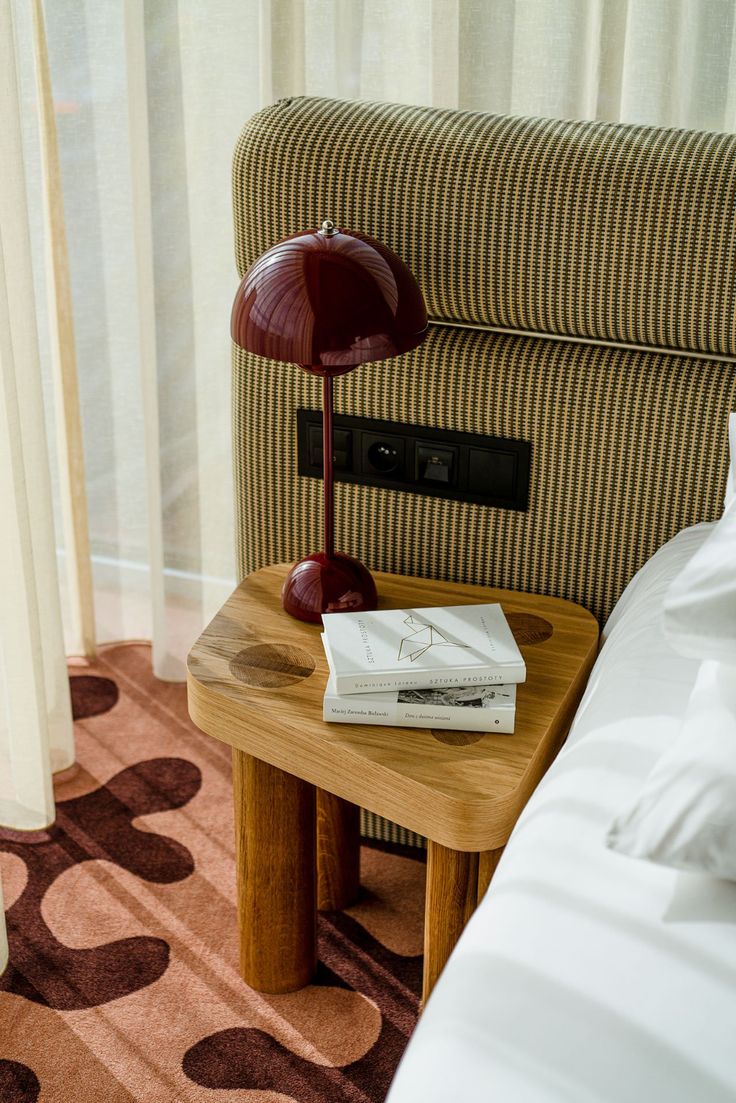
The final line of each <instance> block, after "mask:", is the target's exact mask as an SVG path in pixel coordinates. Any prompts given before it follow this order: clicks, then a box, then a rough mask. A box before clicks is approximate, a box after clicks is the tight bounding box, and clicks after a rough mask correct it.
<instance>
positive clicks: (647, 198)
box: [233, 98, 736, 619]
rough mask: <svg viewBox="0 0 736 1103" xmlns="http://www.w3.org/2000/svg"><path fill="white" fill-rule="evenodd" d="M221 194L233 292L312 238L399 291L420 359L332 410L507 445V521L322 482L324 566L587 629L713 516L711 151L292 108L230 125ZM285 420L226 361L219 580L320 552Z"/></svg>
mask: <svg viewBox="0 0 736 1103" xmlns="http://www.w3.org/2000/svg"><path fill="white" fill-rule="evenodd" d="M233 189H234V203H235V228H236V256H237V263H238V269H239V272H240V274H241V275H242V273H243V272H244V271H245V269H246V268H247V267H248V266H249V265H250V264H251V262H252V261H253V260H254V259H255V258H256V257H257V256H258V255H259V254H260V253H261V252H262V251H263V250H264V249H266V248H267V247H268V246H270V245H272V244H273V243H274V242H276V241H278V240H279V239H280V238H282V237H285V236H286V235H288V234H291V233H295V232H296V231H298V230H301V229H304V228H309V227H314V226H316V225H319V223H320V222H321V221H322V219H323V218H325V217H330V218H333V219H334V220H335V221H336V222H337V223H338V224H340V223H342V224H343V225H345V226H347V227H351V228H355V229H360V230H363V231H365V232H367V233H368V234H371V235H373V236H375V237H377V238H379V239H381V240H382V241H384V242H385V243H386V244H387V245H389V246H391V248H393V249H394V250H396V252H398V253H399V255H400V256H401V257H403V259H404V260H405V261H406V262H407V263H408V265H409V266H410V268H411V269H412V271H413V272H414V274H415V275H416V277H417V279H418V280H419V283H420V285H421V287H422V290H423V291H424V295H425V298H426V301H427V307H428V311H429V315H430V318H431V319H432V322H433V324H432V325H431V326H430V333H429V336H428V338H427V340H426V342H425V343H424V344H423V345H421V346H420V347H419V348H418V349H416V350H415V351H414V352H413V353H410V354H408V355H407V356H405V357H403V358H402V359H401V360H400V361H395V362H387V363H384V364H375V365H367V366H364V367H362V368H360V369H359V370H357V371H355V372H352V373H351V374H350V375H348V376H345V377H343V378H342V379H340V380H338V383H337V386H336V388H335V389H336V408H337V411H338V412H339V413H348V414H353V415H359V416H362V417H370V418H380V419H384V420H388V421H409V422H412V423H415V424H421V425H430V426H438V427H442V428H447V429H457V430H464V431H467V432H473V433H483V434H489V435H494V436H501V437H514V438H522V439H524V440H526V441H530V442H531V445H532V466H531V482H530V495H529V508H528V510H527V511H526V512H518V511H512V510H502V509H496V508H490V507H487V506H481V505H476V504H471V503H465V502H459V501H445V500H443V499H439V498H434V497H424V496H419V495H412V494H406V493H403V492H399V491H393V490H384V489H378V488H369V487H365V486H356V485H347V484H338V485H337V487H336V497H337V510H336V516H337V526H338V527H337V538H338V546H339V547H340V548H341V549H343V550H345V551H347V552H349V553H350V554H353V555H357V556H358V557H359V558H361V559H362V560H364V561H365V562H366V563H367V564H368V565H369V566H370V567H373V568H379V569H382V570H388V571H398V572H404V573H408V574H418V575H424V576H430V577H447V578H453V579H458V580H463V581H474V582H481V583H488V584H492V585H497V586H506V587H513V588H517V589H521V590H532V591H540V592H544V593H548V594H554V595H559V596H562V597H567V598H571V599H573V600H574V601H578V602H581V603H582V604H583V605H585V606H587V607H588V608H589V609H591V610H592V611H593V612H594V613H595V614H596V616H598V617H599V618H600V619H603V618H605V617H606V616H607V614H608V613H609V612H610V610H611V608H612V607H613V604H614V602H615V601H616V599H617V598H618V596H619V594H620V593H621V591H622V590H623V588H624V586H625V585H626V583H627V582H628V580H629V579H630V578H631V576H632V575H633V574H634V572H635V571H636V570H637V569H638V568H639V567H640V566H641V565H642V564H643V563H644V562H645V561H646V560H647V559H648V558H649V557H650V556H651V555H652V553H653V552H654V551H655V550H656V549H657V548H658V547H659V546H660V545H661V544H662V543H664V541H666V540H667V539H668V538H669V537H671V536H673V535H674V534H675V533H676V532H677V531H678V530H679V529H681V528H683V527H684V526H686V525H689V524H692V523H694V522H696V521H702V520H708V519H711V518H713V517H715V516H717V515H718V514H719V511H720V507H721V503H722V500H723V493H724V486H725V479H726V429H725V427H726V415H727V412H728V411H729V410H730V409H732V408H733V407H735V406H736V217H735V215H736V136H732V135H722V134H701V133H693V132H689V131H681V130H659V129H652V128H645V127H633V126H622V125H618V126H614V125H609V124H605V123H584V122H560V121H557V120H551V119H520V118H509V117H503V116H489V115H480V114H474V113H467V112H457V111H439V110H435V109H430V108H420V107H407V106H398V105H393V104H371V103H356V102H342V101H337V100H326V99H313V98H299V99H291V100H282V101H281V102H279V103H277V104H275V105H274V106H273V107H270V108H267V109H266V110H265V111H262V112H260V113H259V114H257V115H255V116H254V117H253V118H252V119H250V120H249V122H248V123H247V124H246V126H245V128H244V130H243V132H242V134H241V137H240V140H239V142H238V145H237V148H236V151H235V159H234V166H233ZM303 406H308V407H315V408H318V407H319V406H320V394H319V383H318V382H317V381H315V380H314V379H312V378H310V377H309V376H307V375H306V373H304V372H301V371H298V370H296V369H294V368H292V367H290V366H289V365H281V364H277V363H270V362H264V361H260V360H258V359H256V358H255V357H253V356H250V355H249V354H247V353H244V352H242V351H240V350H238V349H237V348H236V349H235V350H234V354H233V412H234V453H235V473H236V491H237V495H236V496H237V510H238V525H237V530H238V549H239V569H240V571H241V572H242V574H246V573H247V572H249V571H251V570H254V569H256V568H257V567H259V566H261V565H263V564H265V563H268V562H274V561H279V560H291V559H294V558H296V557H298V556H301V555H302V554H304V553H306V552H308V551H311V550H314V549H316V548H317V547H319V539H320V537H319V528H320V516H321V511H320V496H321V484H320V483H319V481H317V480H314V479H309V478H304V477H300V476H299V475H298V474H297V453H296V415H295V411H296V409H297V408H298V407H303Z"/></svg>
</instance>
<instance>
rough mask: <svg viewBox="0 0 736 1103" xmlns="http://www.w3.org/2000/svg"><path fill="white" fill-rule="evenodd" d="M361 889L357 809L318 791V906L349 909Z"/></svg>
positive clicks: (358, 810) (322, 909) (325, 909)
mask: <svg viewBox="0 0 736 1103" xmlns="http://www.w3.org/2000/svg"><path fill="white" fill-rule="evenodd" d="M359 888H360V808H358V806H357V804H351V802H350V801H348V800H342V799H341V798H340V797H335V796H333V795H332V793H328V792H327V791H326V790H325V789H318V790H317V907H318V908H319V910H320V911H337V910H338V909H339V908H348V907H350V905H351V904H354V903H355V901H356V900H357V899H358V890H359Z"/></svg>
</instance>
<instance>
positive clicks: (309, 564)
mask: <svg viewBox="0 0 736 1103" xmlns="http://www.w3.org/2000/svg"><path fill="white" fill-rule="evenodd" d="M281 604H282V605H283V607H284V609H285V610H286V612H287V613H290V614H291V616H292V617H296V618H297V619H298V620H306V621H309V622H310V623H311V624H320V623H321V621H322V614H323V613H359V612H361V610H363V609H375V608H376V605H377V604H378V597H377V594H376V584H375V582H374V581H373V578H372V576H371V573H370V571H369V570H368V568H367V567H364V566H363V564H362V563H360V562H359V561H358V560H357V559H351V558H350V556H349V555H342V554H341V553H340V552H336V553H335V554H334V555H327V554H326V553H325V552H315V553H314V555H308V556H307V557H306V559H301V560H300V561H299V562H298V563H295V564H294V566H293V567H292V568H291V570H290V571H289V573H288V574H287V576H286V579H285V581H284V585H283V588H282V590H281Z"/></svg>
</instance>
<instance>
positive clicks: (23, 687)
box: [0, 0, 74, 829]
mask: <svg viewBox="0 0 736 1103" xmlns="http://www.w3.org/2000/svg"><path fill="white" fill-rule="evenodd" d="M14 43H15V34H14V26H13V15H12V10H11V6H10V3H9V0H0V135H1V136H2V164H3V171H2V173H0V385H1V388H2V389H1V392H0V532H2V539H0V578H2V580H3V585H2V586H0V823H2V824H5V825H8V826H11V827H15V828H20V829H36V828H40V827H44V826H46V825H47V824H49V823H51V822H52V821H53V818H54V801H53V791H52V785H51V774H52V771H54V770H59V769H64V768H66V767H67V766H69V765H71V764H72V762H73V761H74V744H73V733H72V719H71V705H70V699H69V683H68V679H67V673H66V661H65V656H64V644H63V634H62V627H61V609H60V603H59V587H58V575H57V567H56V551H55V542H54V531H53V508H52V498H51V486H50V475H49V459H48V451H47V446H46V431H45V422H44V404H43V391H42V384H41V370H40V363H39V354H38V343H37V329H36V312H35V306H34V303H35V290H34V284H33V271H32V260H31V242H30V236H29V229H28V211H27V203H26V181H25V171H24V166H23V156H22V135H21V128H20V110H19V97H18V84H17V73H16V65H15V50H14Z"/></svg>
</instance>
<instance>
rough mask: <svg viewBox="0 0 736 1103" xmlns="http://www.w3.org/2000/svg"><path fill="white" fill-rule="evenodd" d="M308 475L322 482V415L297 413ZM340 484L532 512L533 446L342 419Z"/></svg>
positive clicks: (337, 420)
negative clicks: (531, 472) (387, 489)
mask: <svg viewBox="0 0 736 1103" xmlns="http://www.w3.org/2000/svg"><path fill="white" fill-rule="evenodd" d="M296 416H297V452H298V457H297V458H298V471H299V474H300V475H308V476H312V477H314V478H321V477H322V465H321V455H322V449H321V447H319V448H315V441H316V439H318V434H319V433H321V430H322V412H321V410H304V409H300V410H297V412H296ZM334 429H335V449H334V454H333V459H334V470H335V479H336V480H337V481H339V482H346V483H358V484H361V485H364V486H382V487H386V488H389V489H392V490H406V491H409V492H410V493H412V494H428V495H430V496H432V497H435V498H450V499H456V500H458V501H461V502H477V503H478V504H480V505H487V506H496V507H498V508H501V509H516V510H525V509H527V508H528V505H529V474H530V469H531V445H530V443H529V442H528V441H525V440H513V439H510V438H507V437H486V436H482V435H481V434H476V433H459V432H455V431H453V430H449V429H434V428H431V427H428V426H424V425H406V424H403V423H402V422H397V421H373V420H372V419H370V418H362V417H350V416H348V415H346V414H336V415H335V416H334Z"/></svg>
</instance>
